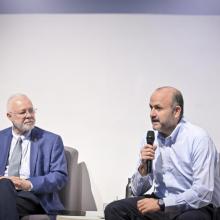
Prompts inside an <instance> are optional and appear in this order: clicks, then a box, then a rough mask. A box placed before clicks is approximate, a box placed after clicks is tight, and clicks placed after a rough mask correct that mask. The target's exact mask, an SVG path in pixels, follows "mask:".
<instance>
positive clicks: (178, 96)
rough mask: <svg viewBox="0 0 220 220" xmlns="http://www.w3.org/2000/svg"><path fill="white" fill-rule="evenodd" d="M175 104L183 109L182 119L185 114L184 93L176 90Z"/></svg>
mask: <svg viewBox="0 0 220 220" xmlns="http://www.w3.org/2000/svg"><path fill="white" fill-rule="evenodd" d="M173 104H174V105H175V106H176V105H179V106H180V107H181V112H180V119H181V118H182V117H183V112H184V100H183V95H182V93H181V92H180V91H179V90H177V89H175V91H174V93H173Z"/></svg>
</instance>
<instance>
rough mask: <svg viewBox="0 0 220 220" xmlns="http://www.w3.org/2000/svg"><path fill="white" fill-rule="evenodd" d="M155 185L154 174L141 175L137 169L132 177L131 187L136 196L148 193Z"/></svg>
mask: <svg viewBox="0 0 220 220" xmlns="http://www.w3.org/2000/svg"><path fill="white" fill-rule="evenodd" d="M152 185H153V176H152V175H151V174H149V175H146V176H141V174H140V173H139V171H137V172H136V173H135V174H134V175H133V176H132V179H131V189H132V192H133V194H134V195H135V196H140V195H143V194H144V193H146V192H147V191H148V190H149V189H150V188H151V187H152Z"/></svg>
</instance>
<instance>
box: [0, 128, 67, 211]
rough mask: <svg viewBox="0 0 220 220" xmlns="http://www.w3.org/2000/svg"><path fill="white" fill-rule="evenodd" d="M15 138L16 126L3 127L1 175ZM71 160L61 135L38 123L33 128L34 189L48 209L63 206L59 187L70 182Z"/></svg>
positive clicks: (0, 158)
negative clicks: (66, 155)
mask: <svg viewBox="0 0 220 220" xmlns="http://www.w3.org/2000/svg"><path fill="white" fill-rule="evenodd" d="M11 140H12V128H7V129H4V130H2V131H0V152H1V153H0V175H4V172H5V168H6V164H7V160H8V155H9V151H10V146H11ZM67 179H68V177H67V164H66V159H65V154H64V146H63V142H62V139H61V137H60V136H58V135H56V134H53V133H51V132H48V131H45V130H42V129H40V128H38V127H35V128H33V129H32V131H31V152H30V178H29V180H30V181H31V183H32V185H33V189H32V192H34V193H35V195H37V197H38V198H39V199H40V203H41V205H42V207H43V208H44V210H45V211H46V213H57V211H59V210H62V209H63V205H62V204H61V202H60V199H59V195H58V190H60V189H61V188H62V187H63V186H64V185H65V183H66V182H67Z"/></svg>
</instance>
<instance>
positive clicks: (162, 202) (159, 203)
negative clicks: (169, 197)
mask: <svg viewBox="0 0 220 220" xmlns="http://www.w3.org/2000/svg"><path fill="white" fill-rule="evenodd" d="M157 201H158V205H159V207H160V211H162V212H164V211H165V203H164V201H163V199H158V200H157Z"/></svg>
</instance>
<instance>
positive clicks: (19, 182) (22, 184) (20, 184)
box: [8, 176, 31, 191]
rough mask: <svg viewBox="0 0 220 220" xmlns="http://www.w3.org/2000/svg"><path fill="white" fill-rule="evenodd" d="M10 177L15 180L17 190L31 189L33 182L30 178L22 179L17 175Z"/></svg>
mask: <svg viewBox="0 0 220 220" xmlns="http://www.w3.org/2000/svg"><path fill="white" fill-rule="evenodd" d="M8 179H10V180H11V181H12V182H13V184H14V186H15V188H16V189H17V190H24V191H29V190H30V189H31V182H30V181H29V180H25V179H21V178H19V177H17V176H11V177H8Z"/></svg>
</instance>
